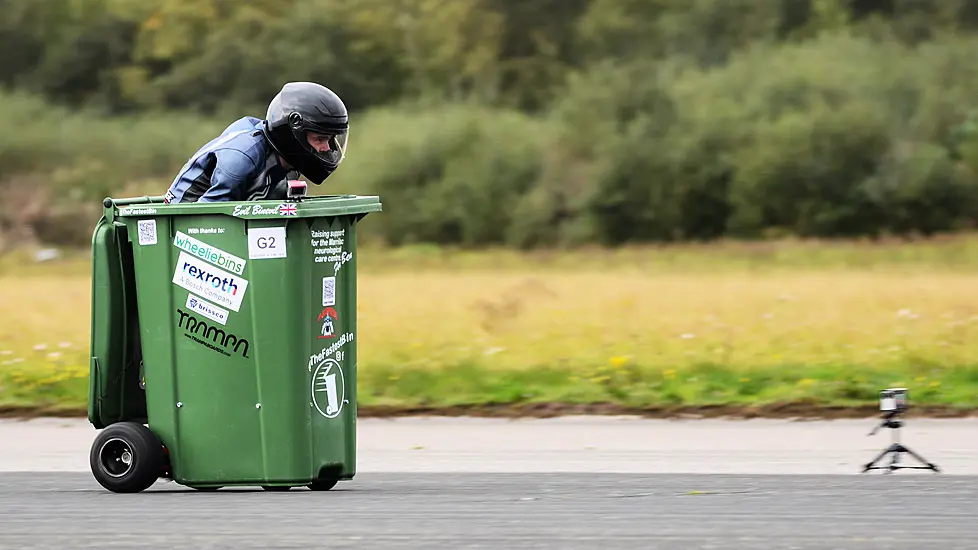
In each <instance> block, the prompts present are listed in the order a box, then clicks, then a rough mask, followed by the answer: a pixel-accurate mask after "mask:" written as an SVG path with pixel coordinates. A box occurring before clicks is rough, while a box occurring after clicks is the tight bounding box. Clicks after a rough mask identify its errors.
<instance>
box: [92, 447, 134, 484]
mask: <svg viewBox="0 0 978 550" xmlns="http://www.w3.org/2000/svg"><path fill="white" fill-rule="evenodd" d="M99 456H100V457H101V460H100V463H101V466H102V471H104V472H105V473H106V474H108V475H110V476H112V477H122V476H124V475H126V474H128V473H129V470H131V469H132V448H131V447H130V446H129V444H128V443H126V442H125V441H123V440H122V439H119V438H117V437H113V438H112V439H109V440H108V441H106V442H105V443H104V444H103V445H102V448H101V449H99Z"/></svg>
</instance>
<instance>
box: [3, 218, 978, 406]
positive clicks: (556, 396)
mask: <svg viewBox="0 0 978 550" xmlns="http://www.w3.org/2000/svg"><path fill="white" fill-rule="evenodd" d="M976 244H978V240H976V239H975V238H970V237H969V238H956V239H945V240H941V241H936V242H928V243H921V244H900V243H889V244H884V245H868V244H860V243H844V244H819V243H778V244H774V243H769V244H764V245H760V244H753V245H747V244H742V245H734V244H726V245H710V246H698V247H697V246H684V247H675V248H660V249H654V248H645V249H628V250H619V251H594V250H591V251H578V252H564V253H556V252H554V253H535V254H526V255H521V254H517V253H514V252H499V251H496V252H481V253H473V252H469V253H452V252H448V251H441V250H432V249H425V248H414V249H405V250H397V251H386V250H382V249H376V248H366V247H365V248H361V250H360V253H359V262H360V264H359V268H360V283H359V284H360V287H359V302H360V311H359V331H358V334H357V342H358V346H359V354H360V364H359V369H360V370H359V372H360V382H359V391H360V393H359V396H358V398H359V400H360V404H361V406H363V407H370V406H375V407H377V406H391V407H410V406H421V407H450V406H459V405H482V404H487V403H496V404H501V403H504V404H520V403H522V404H526V403H553V402H560V403H611V404H615V405H618V406H621V407H630V408H631V407H634V408H645V407H655V406H659V407H674V406H696V405H710V404H733V405H736V404H752V405H758V404H760V405H763V404H772V403H809V404H810V405H812V406H814V405H819V404H821V405H847V406H866V407H870V408H871V407H874V406H876V404H877V402H876V399H877V392H878V391H879V390H880V389H882V388H885V387H889V386H895V385H901V386H908V387H910V388H911V400H912V402H913V403H916V404H919V405H923V404H932V405H949V406H953V407H961V408H971V407H974V406H975V405H976V404H978V391H976V390H978V354H976V352H975V350H976V349H978V346H976V345H974V344H972V336H973V335H975V334H976V329H978V294H976V293H973V292H972V290H973V289H974V287H975V284H976V283H978V247H976ZM88 269H89V265H88V261H87V258H86V257H84V256H81V257H78V258H69V259H65V260H62V261H59V262H56V263H55V262H52V263H46V264H30V263H29V262H26V261H24V260H23V259H22V258H18V257H7V258H4V259H2V260H0V317H2V318H3V319H4V322H3V324H2V328H0V404H3V405H7V406H12V405H13V406H45V407H50V406H60V407H68V408H81V407H84V404H85V400H86V396H87V364H88V361H87V353H88V330H89V326H88V323H89V318H88V315H89V286H90V282H89V276H88Z"/></svg>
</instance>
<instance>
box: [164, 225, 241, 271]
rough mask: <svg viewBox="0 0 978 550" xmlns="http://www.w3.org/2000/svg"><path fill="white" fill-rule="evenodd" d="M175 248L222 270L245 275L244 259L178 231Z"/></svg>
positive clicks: (174, 238) (175, 237) (174, 241)
mask: <svg viewBox="0 0 978 550" xmlns="http://www.w3.org/2000/svg"><path fill="white" fill-rule="evenodd" d="M173 246H175V247H177V248H179V249H180V250H183V251H184V252H186V253H187V254H190V255H191V256H196V257H198V258H201V259H202V260H204V261H206V262H209V263H212V264H214V265H216V266H217V267H220V268H221V269H226V270H228V271H230V272H231V273H234V274H235V275H241V274H242V273H244V268H245V261H244V260H243V259H241V258H239V257H237V256H235V255H234V254H229V253H227V252H225V251H223V250H221V249H220V248H217V247H214V246H211V245H209V244H207V243H205V242H201V241H198V240H197V239H195V238H193V237H191V236H190V235H187V234H186V233H184V232H182V231H177V234H176V235H175V236H174V237H173Z"/></svg>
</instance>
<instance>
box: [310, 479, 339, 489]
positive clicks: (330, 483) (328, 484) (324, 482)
mask: <svg viewBox="0 0 978 550" xmlns="http://www.w3.org/2000/svg"><path fill="white" fill-rule="evenodd" d="M338 481H339V480H338V479H317V480H315V481H313V482H312V483H310V484H309V488H310V489H312V490H313V491H329V490H330V489H332V488H333V487H336V483H337V482H338Z"/></svg>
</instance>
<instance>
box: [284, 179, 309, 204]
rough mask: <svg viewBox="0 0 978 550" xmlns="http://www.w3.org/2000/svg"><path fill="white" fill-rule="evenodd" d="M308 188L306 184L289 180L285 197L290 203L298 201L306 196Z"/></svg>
mask: <svg viewBox="0 0 978 550" xmlns="http://www.w3.org/2000/svg"><path fill="white" fill-rule="evenodd" d="M307 191H308V187H306V182H304V181H302V180H289V189H288V191H286V195H285V197H286V198H287V199H288V200H290V201H296V202H298V201H300V200H302V199H303V198H305V196H306V192H307Z"/></svg>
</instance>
